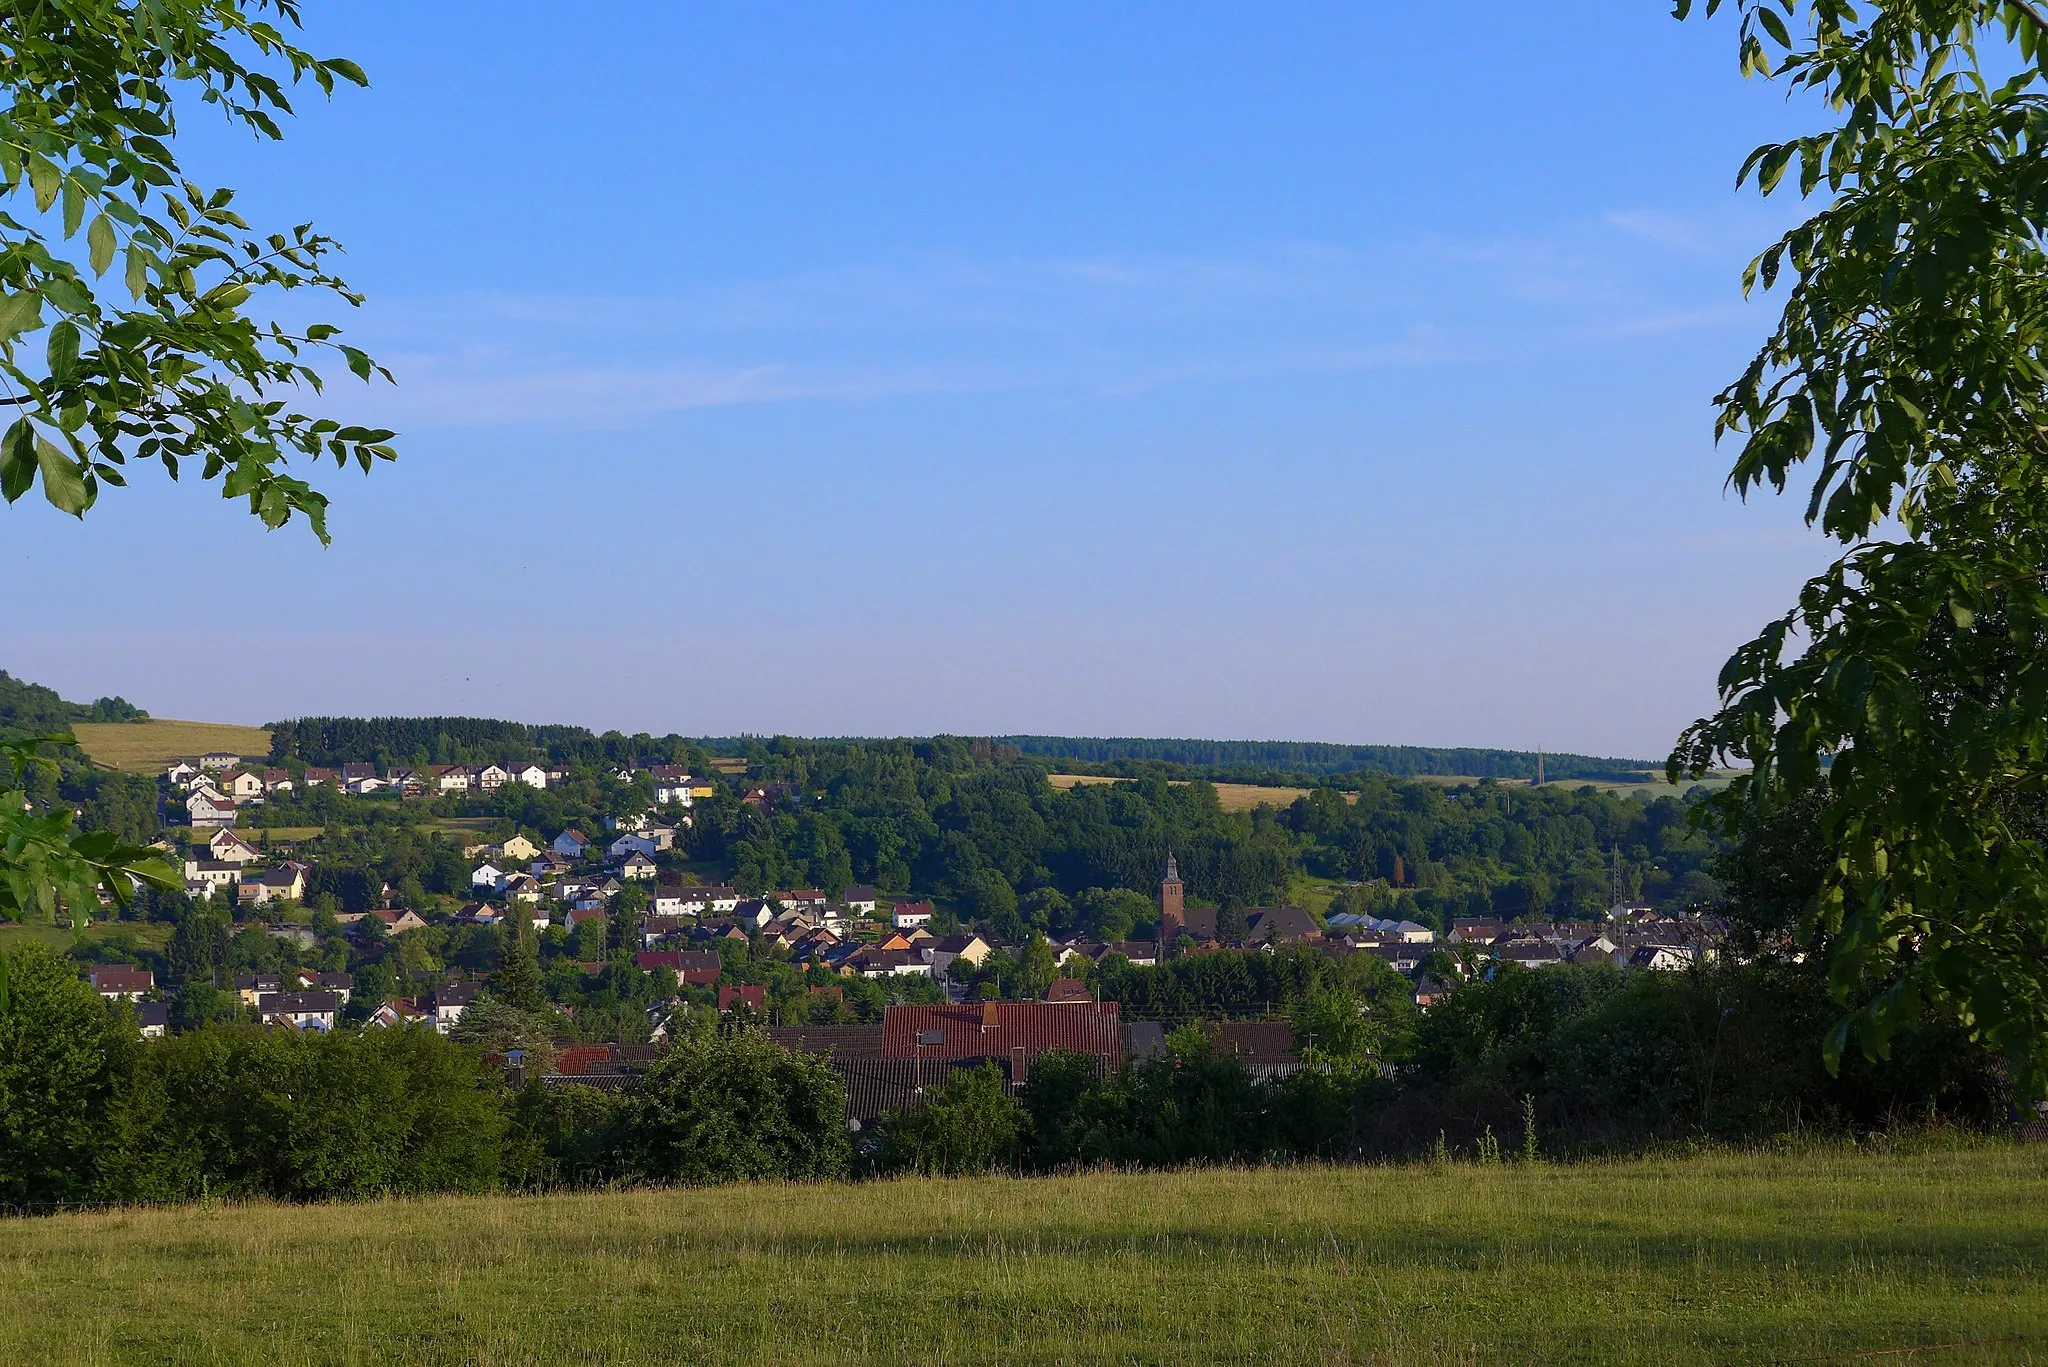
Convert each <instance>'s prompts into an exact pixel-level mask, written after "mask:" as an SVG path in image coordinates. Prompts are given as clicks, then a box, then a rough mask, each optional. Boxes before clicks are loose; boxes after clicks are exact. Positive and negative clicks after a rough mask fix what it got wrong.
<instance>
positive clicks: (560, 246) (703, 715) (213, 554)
mask: <svg viewBox="0 0 2048 1367" xmlns="http://www.w3.org/2000/svg"><path fill="white" fill-rule="evenodd" d="M1667 8H1668V7H1666V6H1662V5H1659V4H1655V3H1622V2H1621V0H1607V2H1602V0H1557V2H1556V3H1552V4H1547V5H1542V6H1527V5H1508V4H1494V3H1486V4H1477V5H1469V6H1463V7H1444V6H1394V5H1385V4H1367V5H1356V4H1343V5H1340V4H1298V5H1292V6H1286V7H1278V6H1250V5H1238V6H1218V5H1186V4H1180V5H1171V6H1168V5H1163V4H1161V5H1140V4H1120V3H1104V0H1094V3H1089V4H1085V5H1081V4H1074V5H1060V4H1039V5H1032V6H1028V7H1026V6H1014V7H1001V8H998V7H993V6H978V7H977V6H960V5H939V4H931V5H910V4H873V5H860V6H852V5H810V4H760V5H746V6H738V5H733V6H720V7H708V6H699V5H669V4H663V5H644V6H641V5H624V4H621V5H610V6H587V7H577V8H573V9H571V10H569V11H564V10H563V9H562V8H561V7H560V6H547V7H542V6H539V5H529V4H519V3H500V4H489V5H485V4H466V3H446V4H439V5H434V6H416V5H408V6H398V5H395V4H373V3H366V2H359V0H348V2H346V3H344V2H342V0H310V3H309V4H308V20H309V41H308V45H309V46H311V47H314V48H315V49H317V50H320V51H322V52H327V53H340V54H345V55H348V56H351V57H354V58H356V59H357V60H359V61H360V62H361V63H362V65H363V66H364V67H365V68H366V69H367V70H368V71H369V74H370V76H371V80H372V88H371V89H370V90H368V91H361V92H349V93H346V94H344V95H341V96H339V97H337V98H336V99H335V100H334V101H333V102H332V103H331V104H327V103H322V102H319V101H318V100H317V98H316V97H309V98H308V99H307V100H306V101H305V104H304V108H303V111H302V113H303V117H301V118H300V119H299V120H298V121H297V123H296V124H295V125H293V126H291V127H290V128H288V130H287V132H288V141H287V142H286V144H284V145H283V146H282V147H277V146H265V145H259V144H255V143H253V142H251V141H249V140H247V139H245V138H243V137H241V136H239V135H236V134H233V133H231V132H229V131H227V130H225V129H224V128H221V127H217V126H215V125H213V124H212V123H210V122H209V121H208V120H207V118H206V116H205V115H204V113H203V112H200V111H194V112H193V113H192V115H191V116H190V117H189V119H188V122H187V125H186V137H185V139H184V143H185V152H186V155H187V156H188V157H189V158H190V161H191V165H192V169H193V170H194V171H195V172H197V173H198V174H199V175H200V176H201V177H203V178H206V179H209V180H211V181H214V182H217V183H226V184H232V185H235V186H237V187H238V188H239V189H240V190H241V191H242V202H243V205H244V207H245V209H246V211H247V212H248V213H249V215H250V216H251V217H252V219H254V220H256V221H257V222H258V223H294V222H299V221H303V220H307V219H310V220H313V221H315V222H316V223H317V224H318V225H319V226H320V227H321V228H322V229H323V230H326V231H328V232H331V233H333V234H335V235H336V236H338V237H340V238H341V239H342V240H343V241H344V242H345V243H346V244H347V246H348V248H349V256H348V258H347V262H346V266H345V271H346V273H347V274H348V276H349V277H350V279H351V282H352V283H354V284H355V285H357V286H358V287H359V288H361V289H363V290H365V291H366V292H367V293H368V294H369V296H370V300H369V303H368V304H367V306H366V307H365V308H364V309H362V310H361V311H360V312H359V313H356V314H354V315H352V316H346V317H340V318H337V319H336V321H340V322H342V323H344V324H345V325H346V326H347V327H348V329H349V331H350V333H351V335H352V336H353V337H355V338H356V339H357V340H359V341H362V342H363V343H364V344H366V345H368V346H370V347H371V348H372V349H373V350H374V351H375V352H376V354H377V355H378V357H379V359H381V360H384V361H385V362H387V363H388V364H389V365H390V366H391V367H392V369H393V370H394V371H395V373H396V375H397V377H398V383H397V384H396V385H395V386H391V387H378V388H376V389H365V388H363V387H361V386H357V385H355V384H353V383H352V382H351V383H349V384H346V385H343V386H340V387H338V388H337V389H336V390H335V391H334V392H333V395H332V396H331V400H330V402H331V404H332V407H333V409H334V411H336V412H338V413H342V414H346V415H348V416H350V417H354V418H357V419H361V420H366V421H381V422H386V423H388V424H389V425H392V426H396V427H398V428H400V429H401V433H402V436H401V449H402V452H403V456H402V459H401V461H400V462H399V464H398V465H396V466H387V467H383V468H380V469H379V470H378V471H377V472H376V474H375V475H373V476H372V477H370V478H368V479H365V478H363V477H361V476H359V475H355V474H349V475H336V474H335V473H334V472H333V471H332V469H331V467H330V468H329V470H328V471H327V473H326V474H325V475H324V476H323V477H322V478H323V481H324V487H327V488H329V491H330V492H331V494H332V496H333V498H334V512H333V519H332V520H333V530H334V534H335V545H334V546H333V547H332V548H330V549H324V550H323V549H322V548H320V546H319V545H318V544H317V542H315V541H314V540H313V538H312V537H311V536H310V535H309V534H307V533H306V532H304V531H303V530H302V529H288V530H286V531H282V532H278V533H265V532H264V531H263V530H262V529H261V527H260V526H259V525H257V524H256V523H255V522H254V521H253V520H252V519H250V518H248V517H247V516H246V515H243V514H241V513H239V512H238V511H237V509H236V507H235V506H234V505H230V504H225V503H222V502H220V501H219V500H218V498H217V497H215V491H214V490H212V489H210V488H207V487H206V486H203V485H198V484H188V485H185V486H173V485H171V484H169V482H168V481H167V480H165V479H163V478H161V477H160V476H148V475H144V476H141V477H140V478H138V480H137V482H136V485H135V487H133V488H131V489H130V490H128V491H126V492H125V493H117V494H114V495H111V496H109V497H107V498H106V499H104V500H103V502H102V503H101V505H100V507H99V508H97V509H96V510H95V511H94V512H93V514H92V515H91V517H90V518H89V519H88V520H87V521H86V522H85V523H84V524H82V525H81V524H79V523H76V522H73V521H71V520H69V519H65V518H62V517H61V516H59V515H57V514H55V513H54V512H53V511H51V510H50V509H48V508H47V507H44V506H32V505H31V504H30V503H28V502H24V503H22V504H20V505H17V506H16V507H14V508H12V509H5V510H0V569H4V570H5V571H7V572H11V573H16V574H21V575H25V576H27V577H28V579H29V580H30V581H31V582H38V581H39V582H43V583H47V584H50V585H53V586H62V587H63V588H64V589H65V590H67V594H66V595H42V596H38V597H36V598H34V599H31V600H26V601H24V600H22V599H16V600H15V602H16V603H18V604H20V610H19V611H18V612H17V613H16V615H15V616H14V617H13V618H12V619H11V620H9V621H7V622H5V623H0V667H6V668H8V669H10V670H12V671H13V672H15V673H17V674H24V675H27V676H28V677H32V678H37V679H40V680H44V681H47V682H50V683H52V684H55V685H57V686H59V687H61V688H62V689H63V690H64V691H65V692H66V694H67V695H70V696H92V695H96V694H99V693H108V692H118V693H122V694H125V695H126V696H128V697H130V698H131V699H133V700H135V701H137V702H138V703H140V704H142V705H143V706H146V707H148V708H150V709H151V710H152V711H154V712H156V713H157V714H158V715H166V716H184V717H194V718H207V719H220V720H239V721H251V722H257V721H264V720H269V719H271V718H274V717H278V716H284V715H292V714H297V713H301V712H327V711H341V712H351V713H379V712H467V713H477V714H486V715H501V716H512V717H518V718H522V719H528V720H536V721H573V722H581V723H585V724H589V725H593V726H597V727H600V728H602V727H608V726H619V727H621V728H624V729H628V730H631V729H640V728H645V729H650V730H654V731H667V730H680V731H684V732H690V733H697V734H728V733H732V732H736V731H741V730H748V731H766V732H775V731H786V732H794V733H801V734H850V733H864V734H904V733H917V734H922V733H929V732H933V731H940V730H948V731H955V732H970V733H990V732H997V733H1000V732H1019V731H1043V732H1064V733H1077V734H1136V735H1202V736H1220V737H1233V738H1235V737H1251V738H1296V739H1322V740H1337V741H1357V742H1389V743H1415V744H1470V745H1500V746H1513V747H1517V748H1527V747H1533V746H1536V745H1542V746H1544V747H1546V748H1549V749H1552V750H1565V749H1571V750H1584V751H1596V752H1600V753H1629V754H1638V755H1647V756H1655V755H1661V754H1662V753H1663V751H1664V750H1665V749H1666V748H1668V745H1669V742H1670V740H1671V738H1672V737H1673V735H1674V734H1675V733H1676V731H1677V730H1678V728H1679V727H1681V726H1682V725H1683V724H1684V723H1685V722H1687V721H1689V720H1690V719H1692V718H1693V717H1694V716H1696V715H1698V714H1699V713H1700V712H1701V711H1702V710H1704V709H1706V708H1708V707H1709V706H1710V705H1711V702H1712V687H1711V685H1712V680H1713V677H1714V674H1715V672H1716V670H1717V669H1718V667H1719V664H1720V662H1721V660H1722V659H1723V658H1724V657H1725V655H1726V654H1727V652H1728V651H1729V650H1730V649H1731V648H1732V647H1733V646H1735V645H1736V644H1738V643H1739V642H1740V641H1741V640H1743V639H1746V638H1747V636H1748V634H1749V633H1750V632H1752V631H1753V630H1754V629H1755V627H1757V626H1758V625H1759V624H1760V623H1761V622H1762V621H1763V620H1764V619H1765V618H1767V617H1768V616H1770V615H1773V614H1775V613H1776V612H1778V611H1780V610H1781V609H1782V607H1783V606H1784V605H1785V604H1788V603H1789V602H1790V601H1791V599H1792V596H1793V594H1794V591H1795V589H1796V585H1797V583H1798V582H1799V580H1800V579H1801V578H1802V577H1803V576H1804V575H1805V574H1806V573H1808V572H1810V571H1811V570H1812V569H1814V568H1816V567H1817V566H1818V565H1819V564H1820V563H1822V562H1823V560H1824V558H1825V554H1826V548H1825V546H1823V545H1822V544H1821V543H1820V542H1819V539H1818V538H1817V537H1816V536H1815V535H1814V534H1812V533H1809V532H1807V531H1805V530H1804V529H1803V528H1802V527H1801V526H1800V524H1799V522H1798V519H1797V516H1796V513H1797V509H1796V508H1795V507H1792V506H1781V505H1778V504H1775V503H1771V502H1766V503H1762V504H1752V505H1749V506H1747V507H1745V506H1744V505H1742V504H1741V503H1739V502H1738V501H1736V500H1735V499H1734V498H1733V497H1732V496H1730V495H1728V494H1726V493H1725V492H1724V490H1723V487H1722V481H1723V478H1724V476H1725V472H1726V465H1727V459H1728V453H1726V452H1723V453H1719V454H1717V453H1716V452H1715V450H1714V448H1713V444H1712V439H1711V411H1710V408H1709V404H1708V400H1709V398H1710V396H1711V395H1712V394H1713V392H1714V391H1715V390H1716V389H1718V388H1719V387H1720V385H1721V384H1722V383H1724V382H1725V381H1726V380H1727V379H1729V378H1730V377H1731V376H1732V375H1733V374H1734V373H1736V371H1737V370H1739V368H1740V366H1741V365H1742V363H1743V362H1744V361H1745V360H1746V359H1747V356H1748V354H1749V353H1750V352H1751V351H1752V350H1753V349H1754V347H1755V345H1756V343H1757V342H1758V341H1759V340H1760V339H1761V337H1762V336H1763V334H1764V332H1765V330H1766V329H1767V327H1768V324H1769V321H1770V316H1771V315H1770V311H1769V310H1770V306H1769V304H1768V303H1767V302H1766V303H1750V304H1745V303H1744V302H1743V301H1742V299H1741V298H1740V293H1739V290H1738V288H1737V280H1738V276H1739V272H1740V269H1741V265H1742V263H1743V262H1744V261H1745V260H1746V259H1747V258H1748V256H1750V255H1751V254H1753V253H1754V251H1755V250H1756V249H1758V248H1759V247H1760V246H1761V245H1762V244H1764V243H1765V242H1766V241H1768V240H1769V238H1770V236H1771V235H1772V233H1773V232H1774V231H1775V230H1777V229H1779V228H1781V227H1782V226H1783V225H1784V224H1785V223H1786V222H1788V221H1789V219H1788V215H1789V214H1790V213H1792V212H1793V209H1794V206H1790V205H1781V204H1771V205H1765V204H1760V203H1758V202H1757V201H1756V200H1755V199H1754V198H1753V196H1750V195H1746V194H1739V193H1737V192H1736V191H1735V189H1734V186H1733V179H1734V171H1735V168H1736V167H1737V165H1738V164H1739V163H1740V161H1741V159H1742V157H1743V156H1744V155H1745V154H1746V153H1747V151H1748V150H1749V149H1750V148H1751V147H1752V146H1753V145H1755V144H1756V143H1757V142H1759V141H1762V140H1765V139H1767V138H1771V137H1774V136H1779V135H1783V134H1785V133H1788V132H1790V131H1793V130H1795V129H1798V128H1801V127H1803V126H1804V124H1805V122H1806V118H1807V116H1806V115H1804V114H1803V113H1802V112H1801V111H1798V110H1793V109H1788V107H1787V106H1786V104H1785V102H1784V99H1783V96H1782V92H1780V91H1779V90H1777V89H1774V88H1772V87H1770V86H1768V85H1764V84H1761V83H1758V82H1745V81H1743V80H1742V79H1740V77H1739V76H1738V75H1737V73H1736V70H1735V65H1734V58H1733V41H1734V40H1733V35H1732V32H1731V30H1730V28H1729V26H1728V25H1727V24H1725V23H1716V24H1701V23H1697V22H1695V23H1690V24H1684V25H1681V24H1678V23H1675V22H1673V21H1672V20H1671V19H1670V18H1669V17H1668V14H1667V12H1666V11H1667ZM565 14H566V15H567V16H568V19H567V20H566V22H565ZM1790 502H1791V500H1787V501H1786V503H1787V504H1789V503H1790ZM80 601H83V602H84V603H85V604H87V611H86V612H85V613H84V615H83V618H82V620H81V618H80V617H79V616H77V615H75V613H74V609H75V607H76V604H77V603H78V602H80Z"/></svg>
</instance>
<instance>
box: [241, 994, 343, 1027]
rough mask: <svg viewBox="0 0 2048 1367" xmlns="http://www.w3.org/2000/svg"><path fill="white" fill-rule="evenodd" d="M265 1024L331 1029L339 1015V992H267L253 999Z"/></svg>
mask: <svg viewBox="0 0 2048 1367" xmlns="http://www.w3.org/2000/svg"><path fill="white" fill-rule="evenodd" d="M256 1010H257V1011H258V1012H259V1013H260V1014H261V1015H262V1017H263V1023H264V1024H265V1025H294V1026H297V1027H298V1028H299V1029H301V1030H332V1029H333V1028H334V1021H335V1017H337V1016H339V1015H340V1014H341V994H340V993H338V992H266V993H264V994H263V995H262V996H260V997H258V998H257V999H256Z"/></svg>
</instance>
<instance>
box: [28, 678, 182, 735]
mask: <svg viewBox="0 0 2048 1367" xmlns="http://www.w3.org/2000/svg"><path fill="white" fill-rule="evenodd" d="M148 720H149V713H147V712H145V711H143V710H142V709H141V708H139V707H137V706H135V705H134V704H133V703H131V702H129V701H128V700H127V699H126V698H100V699H98V700H97V701H95V702H91V703H79V702H66V701H65V700H64V699H63V698H61V697H59V696H58V694H57V690H56V689H54V688H45V687H44V686H43V685H41V684H32V683H29V682H27V681H25V680H22V679H17V678H15V677H14V676H13V675H12V674H9V673H8V672H7V671H6V670H4V669H0V739H8V738H25V737H30V736H48V735H54V734H55V733H57V732H59V731H69V730H70V729H71V728H72V726H73V725H75V724H76V723H78V722H82V721H148Z"/></svg>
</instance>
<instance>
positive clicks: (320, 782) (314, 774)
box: [303, 769, 338, 788]
mask: <svg viewBox="0 0 2048 1367" xmlns="http://www.w3.org/2000/svg"><path fill="white" fill-rule="evenodd" d="M303 777H304V782H305V785H306V786H307V787H308V788H324V787H326V786H328V785H329V784H332V783H335V782H336V781H337V779H338V775H336V774H335V772H334V771H333V770H332V769H308V770H306V772H305V774H304V776H303Z"/></svg>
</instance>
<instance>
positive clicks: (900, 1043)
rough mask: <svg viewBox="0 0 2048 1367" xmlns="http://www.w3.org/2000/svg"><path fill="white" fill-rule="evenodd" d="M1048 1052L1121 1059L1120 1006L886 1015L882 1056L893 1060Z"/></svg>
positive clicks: (905, 1010)
mask: <svg viewBox="0 0 2048 1367" xmlns="http://www.w3.org/2000/svg"><path fill="white" fill-rule="evenodd" d="M1048 1049H1070V1050H1072V1051H1074V1052H1075V1053H1080V1054H1095V1055H1097V1056H1099V1057H1103V1058H1121V1057H1122V1056H1123V1049H1124V1034H1123V1029H1122V1023H1121V1022H1120V1021H1119V1020H1118V1019H1117V1006H1116V1003H1115V1002H1091V1003H1088V1004H1086V1005H1075V1006H1066V1005H1059V1006H1055V1005H1050V1004H1048V1003H1045V1002H983V1003H981V1004H980V1005H978V1006H975V1005H968V1006H892V1007H890V1008H889V1009H888V1011H887V1013H886V1014H884V1015H883V1017H882V1052H883V1053H884V1054H885V1055H886V1056H887V1057H889V1058H910V1057H913V1056H923V1057H926V1058H999V1059H1008V1058H1010V1057H1011V1056H1012V1054H1013V1053H1015V1052H1017V1051H1019V1050H1021V1051H1022V1052H1023V1056H1024V1058H1025V1059H1026V1060H1029V1059H1033V1058H1036V1057H1038V1055H1040V1054H1042V1053H1044V1052H1045V1051H1046V1050H1048Z"/></svg>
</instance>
